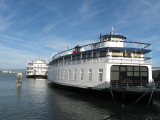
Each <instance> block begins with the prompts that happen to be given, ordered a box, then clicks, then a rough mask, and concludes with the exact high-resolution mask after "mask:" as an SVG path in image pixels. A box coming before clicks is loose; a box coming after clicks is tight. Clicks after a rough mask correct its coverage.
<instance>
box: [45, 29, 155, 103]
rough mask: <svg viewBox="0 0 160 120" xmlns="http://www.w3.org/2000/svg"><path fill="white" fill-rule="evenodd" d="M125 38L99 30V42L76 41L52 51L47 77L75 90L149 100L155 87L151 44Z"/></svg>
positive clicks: (52, 81)
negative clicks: (75, 44) (104, 33)
mask: <svg viewBox="0 0 160 120" xmlns="http://www.w3.org/2000/svg"><path fill="white" fill-rule="evenodd" d="M126 39H127V38H126V37H125V36H123V35H122V34H118V33H115V32H114V31H113V30H112V31H111V32H110V33H109V34H106V35H101V34H100V37H99V40H100V41H99V42H96V43H91V44H86V45H82V46H79V45H77V46H76V47H74V48H72V49H67V50H64V51H62V52H60V53H58V54H56V55H54V56H53V57H52V59H51V60H50V62H49V70H48V80H49V81H51V83H53V85H54V86H57V87H61V88H67V89H70V90H74V91H75V90H78V91H79V90H80V91H83V92H84V93H89V94H91V93H94V94H96V95H104V96H107V97H112V98H113V97H114V99H118V100H121V99H125V100H127V101H129V100H132V101H134V100H135V101H136V100H137V99H141V100H142V101H148V100H149V99H150V97H152V95H151V94H152V93H153V91H152V90H155V89H154V87H153V80H152V66H151V57H150V56H151V55H150V53H151V44H150V43H143V42H135V41H134V42H133V41H127V40H126ZM124 97H125V98H124Z"/></svg>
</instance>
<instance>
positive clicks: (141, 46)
mask: <svg viewBox="0 0 160 120" xmlns="http://www.w3.org/2000/svg"><path fill="white" fill-rule="evenodd" d="M105 42H107V41H104V42H96V43H91V44H86V45H82V46H79V47H80V48H82V51H88V50H92V49H98V48H104V43H105ZM110 42H116V43H117V45H118V44H119V42H123V43H124V44H123V47H131V48H139V49H144V50H145V49H151V44H149V43H141V42H132V41H110ZM105 47H109V46H105ZM74 50H75V48H72V49H68V50H64V51H62V52H60V53H58V54H55V55H54V56H53V57H52V60H53V59H56V58H58V57H61V56H65V55H68V54H72V52H73V51H74Z"/></svg>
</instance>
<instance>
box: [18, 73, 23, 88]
mask: <svg viewBox="0 0 160 120" xmlns="http://www.w3.org/2000/svg"><path fill="white" fill-rule="evenodd" d="M21 86H22V72H18V73H17V88H21Z"/></svg>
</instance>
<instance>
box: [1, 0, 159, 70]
mask: <svg viewBox="0 0 160 120" xmlns="http://www.w3.org/2000/svg"><path fill="white" fill-rule="evenodd" d="M112 27H114V29H115V31H116V32H117V33H122V34H123V35H124V36H126V37H127V40H128V41H138V42H147V43H151V45H152V64H153V66H160V39H159V38H160V0H0V68H1V69H25V68H26V64H27V61H28V60H33V59H37V58H42V59H45V60H49V59H50V58H51V56H52V55H54V54H55V53H58V52H60V51H62V50H65V49H67V46H68V47H69V48H73V47H74V46H76V45H83V44H87V43H91V42H98V41H99V39H98V38H99V33H100V32H101V34H102V35H103V34H108V32H110V31H111V28H112Z"/></svg>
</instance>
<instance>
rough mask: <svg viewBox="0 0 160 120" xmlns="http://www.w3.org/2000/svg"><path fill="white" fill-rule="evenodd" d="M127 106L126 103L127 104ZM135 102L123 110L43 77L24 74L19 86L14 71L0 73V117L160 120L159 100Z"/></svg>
mask: <svg viewBox="0 0 160 120" xmlns="http://www.w3.org/2000/svg"><path fill="white" fill-rule="evenodd" d="M126 106H127V105H126ZM146 108H147V105H143V104H135V105H133V106H130V107H129V108H127V109H124V110H123V111H122V112H119V111H121V110H122V106H121V103H116V104H114V102H113V101H112V100H106V99H102V98H96V97H91V96H85V95H82V94H79V93H74V92H69V91H64V90H60V89H55V88H53V87H51V86H50V85H48V81H47V80H46V79H29V78H25V75H23V83H22V87H21V88H17V87H16V75H15V74H2V73H1V74H0V120H103V119H105V118H106V117H109V116H110V118H109V120H119V119H120V120H138V119H139V120H143V119H144V120H159V119H160V102H159V101H154V104H153V105H151V106H149V107H148V109H147V112H145V111H146Z"/></svg>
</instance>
